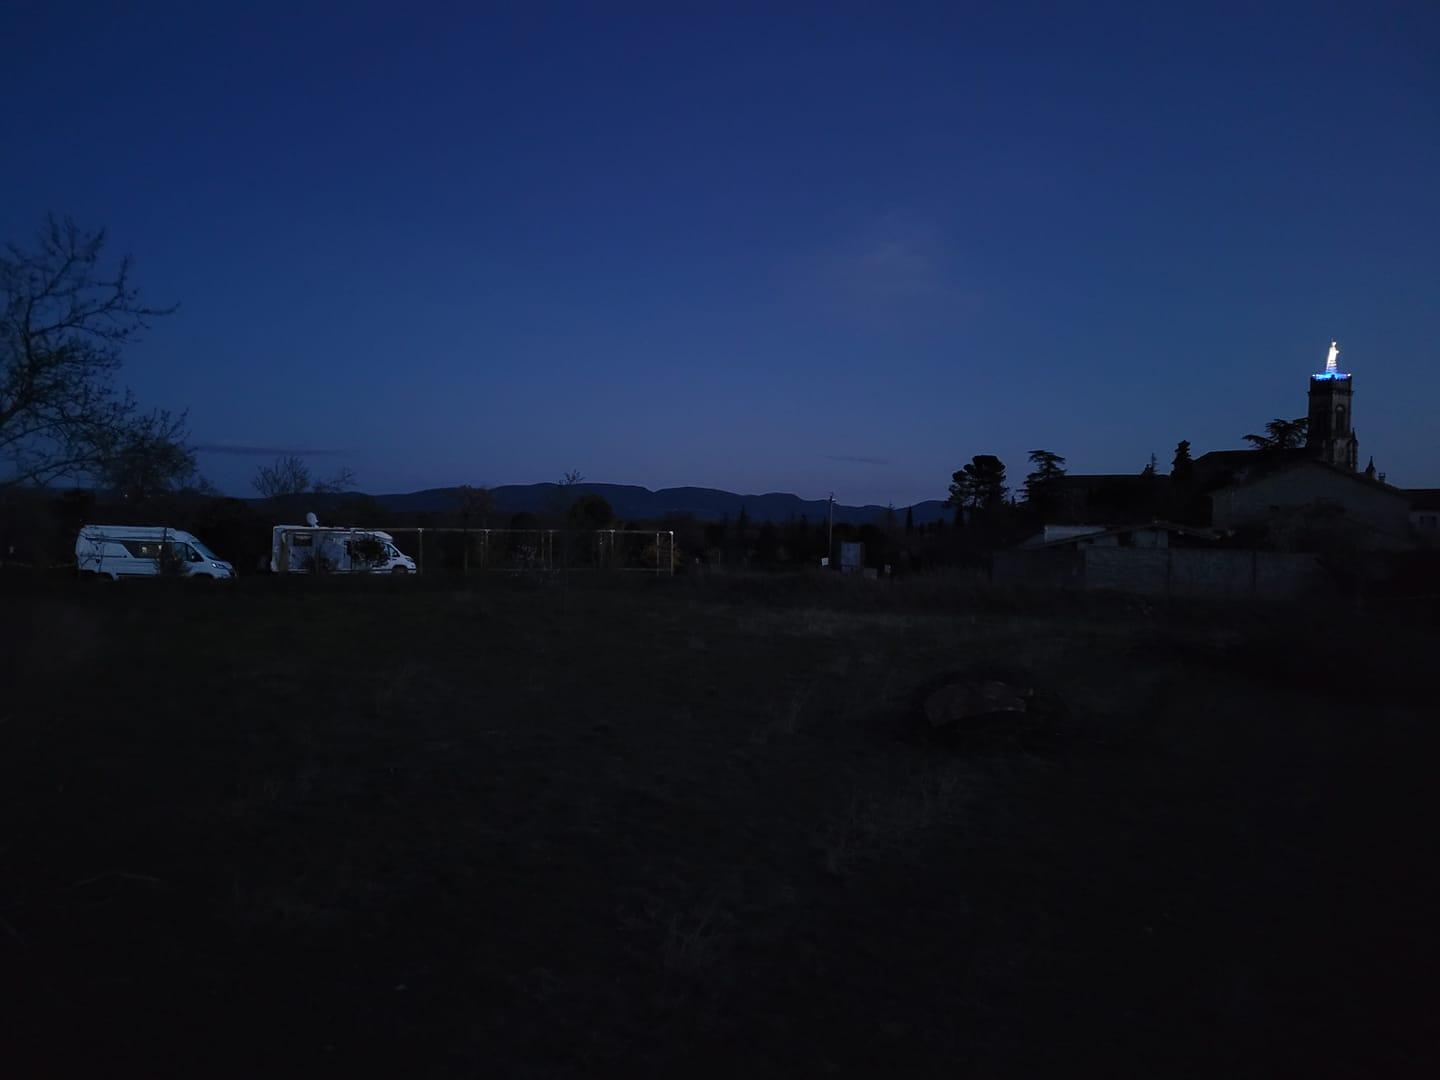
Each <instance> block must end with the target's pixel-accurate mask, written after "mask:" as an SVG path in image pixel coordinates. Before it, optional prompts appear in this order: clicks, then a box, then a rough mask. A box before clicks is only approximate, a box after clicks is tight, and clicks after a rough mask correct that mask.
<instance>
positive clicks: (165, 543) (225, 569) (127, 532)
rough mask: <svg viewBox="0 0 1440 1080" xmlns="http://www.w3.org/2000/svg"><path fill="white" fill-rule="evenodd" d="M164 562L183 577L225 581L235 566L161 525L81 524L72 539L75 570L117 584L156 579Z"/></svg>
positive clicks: (191, 538) (194, 539)
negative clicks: (136, 579)
mask: <svg viewBox="0 0 1440 1080" xmlns="http://www.w3.org/2000/svg"><path fill="white" fill-rule="evenodd" d="M163 560H172V561H173V565H174V567H175V571H176V573H177V574H179V575H181V576H183V577H193V578H213V579H216V580H228V579H230V578H233V577H234V576H235V567H233V566H231V565H230V564H229V563H228V562H226V561H225V560H224V559H222V558H220V556H219V555H216V554H215V553H214V552H213V551H211V550H210V549H209V548H207V547H206V546H205V545H204V544H203V543H202V542H201V541H200V538H199V537H198V536H192V535H191V534H190V533H188V532H183V531H181V530H180V529H171V528H167V527H165V526H163V525H83V526H81V528H80V535H79V536H77V537H76V538H75V567H76V569H77V570H79V571H80V573H81V574H86V575H89V574H95V575H98V576H100V577H108V578H110V579H111V580H112V581H119V580H120V579H121V578H125V577H159V576H160V572H161V563H162V561H163Z"/></svg>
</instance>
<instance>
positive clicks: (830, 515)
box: [825, 491, 835, 568]
mask: <svg viewBox="0 0 1440 1080" xmlns="http://www.w3.org/2000/svg"><path fill="white" fill-rule="evenodd" d="M825 557H826V559H827V560H828V562H829V565H830V566H831V567H832V568H833V567H834V565H835V493H834V492H833V491H832V492H830V505H829V506H828V507H827V508H826V510H825Z"/></svg>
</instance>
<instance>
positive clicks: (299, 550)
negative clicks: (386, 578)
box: [270, 515, 415, 574]
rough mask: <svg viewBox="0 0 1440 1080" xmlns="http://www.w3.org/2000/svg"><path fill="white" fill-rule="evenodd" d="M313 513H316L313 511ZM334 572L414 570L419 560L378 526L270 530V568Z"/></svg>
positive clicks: (280, 571) (285, 571)
mask: <svg viewBox="0 0 1440 1080" xmlns="http://www.w3.org/2000/svg"><path fill="white" fill-rule="evenodd" d="M312 517H313V515H312ZM317 566H319V567H321V568H323V570H324V571H325V572H326V573H332V574H353V573H359V574H413V573H415V560H414V559H412V558H410V556H409V555H406V554H405V553H404V552H403V551H401V550H400V549H399V548H397V547H396V546H395V540H394V538H393V537H392V536H391V535H390V534H389V533H387V532H380V531H379V530H377V529H354V528H326V527H324V526H320V525H316V524H309V525H276V526H275V528H274V529H272V530H271V533H270V569H271V571H272V572H273V573H276V574H308V573H312V572H314V570H315V569H316V567H317Z"/></svg>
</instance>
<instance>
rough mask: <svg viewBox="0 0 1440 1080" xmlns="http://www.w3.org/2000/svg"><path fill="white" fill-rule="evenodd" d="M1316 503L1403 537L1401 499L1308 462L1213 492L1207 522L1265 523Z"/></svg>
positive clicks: (1405, 513)
mask: <svg viewBox="0 0 1440 1080" xmlns="http://www.w3.org/2000/svg"><path fill="white" fill-rule="evenodd" d="M1317 503H1330V504H1333V505H1336V506H1339V507H1342V508H1343V509H1344V511H1345V516H1346V517H1347V518H1352V519H1354V520H1356V521H1363V522H1365V523H1366V524H1367V525H1372V526H1374V527H1375V528H1377V529H1380V530H1382V531H1383V532H1386V533H1390V534H1392V535H1399V536H1403V535H1405V532H1406V528H1407V525H1408V523H1409V521H1408V519H1409V511H1410V505H1409V500H1408V499H1407V498H1406V497H1405V496H1404V495H1402V494H1400V493H1399V492H1395V491H1391V490H1390V489H1388V488H1384V487H1381V486H1380V485H1379V484H1371V483H1369V482H1367V481H1363V480H1359V479H1357V478H1355V477H1351V476H1343V475H1341V474H1340V473H1337V472H1335V471H1334V470H1333V469H1328V468H1326V467H1325V466H1323V465H1315V464H1312V463H1308V462H1307V463H1303V464H1299V465H1295V466H1293V467H1292V468H1288V469H1281V470H1280V471H1278V472H1274V473H1271V474H1269V475H1268V476H1263V477H1261V478H1260V479H1259V480H1256V481H1254V482H1253V483H1249V484H1244V485H1241V486H1239V487H1230V488H1221V489H1220V490H1219V491H1215V492H1212V493H1211V495H1210V507H1211V518H1210V522H1211V524H1212V525H1214V526H1215V528H1217V529H1233V528H1236V527H1237V526H1240V525H1245V524H1248V523H1250V522H1253V521H1260V520H1263V519H1264V518H1265V517H1267V516H1268V515H1269V514H1270V512H1271V511H1272V510H1273V509H1277V508H1278V509H1281V510H1298V509H1300V508H1302V507H1306V506H1313V505H1315V504H1317Z"/></svg>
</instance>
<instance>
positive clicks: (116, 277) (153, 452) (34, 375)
mask: <svg viewBox="0 0 1440 1080" xmlns="http://www.w3.org/2000/svg"><path fill="white" fill-rule="evenodd" d="M104 250H105V232H104V230H103V229H102V230H97V231H94V232H87V231H85V230H83V229H81V228H80V227H79V226H77V225H76V224H75V223H74V222H73V221H70V220H69V219H66V220H64V221H58V220H56V219H55V218H53V217H51V218H48V219H46V223H45V227H44V228H43V229H41V231H40V234H39V236H38V237H37V238H36V241H35V245H34V247H33V248H31V249H29V250H27V249H25V248H22V247H20V246H19V245H16V244H7V245H6V246H5V249H4V251H3V253H0V488H4V487H9V486H13V485H19V484H46V483H49V482H50V481H52V480H57V479H60V478H62V477H70V478H81V477H87V478H90V479H101V480H104V481H107V482H109V483H111V484H112V485H115V486H119V487H122V488H129V487H131V486H132V485H137V483H138V488H140V489H144V490H151V489H153V488H155V487H156V486H157V485H158V486H161V487H168V486H171V485H172V484H174V483H179V482H183V481H184V480H185V479H188V478H189V477H190V476H191V475H192V474H193V473H194V470H195V462H194V458H193V457H192V456H191V454H190V451H189V450H188V449H187V448H186V446H185V417H184V415H183V414H182V415H180V416H172V415H171V414H170V413H168V412H165V411H163V410H159V411H155V412H152V413H149V414H148V415H147V414H142V413H141V412H140V411H139V409H138V406H137V405H136V403H135V400H134V398H133V397H131V395H130V394H129V393H128V392H124V393H122V392H119V391H117V390H116V389H115V387H114V385H113V383H112V381H111V380H112V378H113V376H114V374H115V372H116V371H117V370H119V368H120V357H121V352H122V350H123V349H124V347H125V346H126V345H127V344H130V343H131V342H134V341H135V340H137V339H138V337H139V335H140V333H141V332H142V331H143V330H145V329H147V328H148V326H149V320H150V319H152V318H154V317H156V316H161V315H168V314H170V313H171V312H172V311H174V310H175V308H174V307H173V306H172V307H168V308H156V307H148V306H146V305H145V304H142V303H141V302H140V296H139V291H138V290H137V289H136V288H135V287H134V286H133V285H132V284H131V283H130V270H131V261H130V258H129V256H125V257H123V258H121V259H120V261H119V263H118V265H117V266H115V267H114V268H113V269H104V268H102V266H101V256H102V255H103V253H104Z"/></svg>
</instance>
